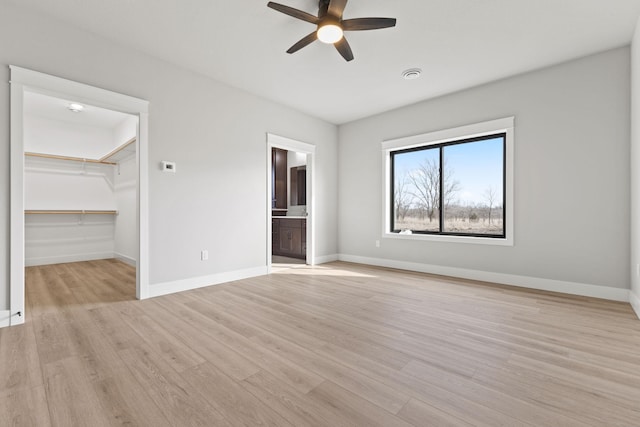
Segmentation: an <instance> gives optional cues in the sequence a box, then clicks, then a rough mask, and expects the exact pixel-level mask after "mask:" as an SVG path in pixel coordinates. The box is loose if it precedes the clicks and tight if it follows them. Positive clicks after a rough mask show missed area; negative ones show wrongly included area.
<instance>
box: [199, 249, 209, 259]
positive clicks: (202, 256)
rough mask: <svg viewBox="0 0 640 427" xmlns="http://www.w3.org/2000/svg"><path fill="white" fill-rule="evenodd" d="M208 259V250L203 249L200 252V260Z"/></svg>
mask: <svg viewBox="0 0 640 427" xmlns="http://www.w3.org/2000/svg"><path fill="white" fill-rule="evenodd" d="M208 259H209V251H208V250H206V249H205V250H204V251H201V252H200V260H201V261H206V260H208Z"/></svg>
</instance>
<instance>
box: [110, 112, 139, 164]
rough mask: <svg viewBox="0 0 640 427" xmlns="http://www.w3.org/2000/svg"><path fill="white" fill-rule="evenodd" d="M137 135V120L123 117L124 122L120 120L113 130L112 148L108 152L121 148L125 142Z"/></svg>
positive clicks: (134, 117)
mask: <svg viewBox="0 0 640 427" xmlns="http://www.w3.org/2000/svg"><path fill="white" fill-rule="evenodd" d="M137 133H138V118H137V117H136V116H127V117H125V118H124V120H122V122H121V123H120V124H119V125H118V126H116V127H115V128H114V129H113V136H112V144H111V145H112V146H111V148H110V149H109V151H108V152H110V151H111V150H113V149H115V148H117V147H119V146H121V145H122V144H124V143H125V142H128V141H130V140H131V138H134V137H135V136H136V135H137ZM105 154H107V153H105ZM105 154H103V155H105Z"/></svg>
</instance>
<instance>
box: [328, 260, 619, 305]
mask: <svg viewBox="0 0 640 427" xmlns="http://www.w3.org/2000/svg"><path fill="white" fill-rule="evenodd" d="M339 259H340V261H347V262H354V263H358V264H368V265H375V266H379V267H389V268H397V269H399V270H409V271H417V272H421V273H430V274H438V275H442V276H451V277H460V278H463V279H471V280H480V281H483V282H492V283H499V284H502V285H510V286H517V287H522V288H530V289H538V290H542V291H552V292H561V293H565V294H571V295H580V296H586V297H594V298H602V299H608V300H613V301H623V302H629V293H630V292H629V290H628V289H621V288H612V287H609V286H599V285H591V284H586V283H575V282H565V281H562V280H553V279H543V278H540V277H529V276H519V275H515V274H504V273H492V272H489V271H480V270H469V269H464V268H456V267H445V266H441V265H431V264H421V263H413V262H405V261H395V260H389V259H381V258H369V257H361V256H356V255H348V254H340V255H339Z"/></svg>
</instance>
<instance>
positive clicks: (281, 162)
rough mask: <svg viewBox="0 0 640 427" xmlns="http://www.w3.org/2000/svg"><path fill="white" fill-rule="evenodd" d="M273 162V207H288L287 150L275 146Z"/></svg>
mask: <svg viewBox="0 0 640 427" xmlns="http://www.w3.org/2000/svg"><path fill="white" fill-rule="evenodd" d="M271 162H272V165H271V167H272V171H271V172H272V173H271V179H272V190H271V191H272V193H273V194H272V195H271V196H272V199H271V207H272V208H275V209H286V208H287V150H281V149H279V148H273V149H272V152H271Z"/></svg>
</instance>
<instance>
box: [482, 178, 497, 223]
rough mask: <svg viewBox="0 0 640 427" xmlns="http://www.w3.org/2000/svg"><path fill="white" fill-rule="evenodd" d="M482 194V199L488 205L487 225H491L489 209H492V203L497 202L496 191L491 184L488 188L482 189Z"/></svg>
mask: <svg viewBox="0 0 640 427" xmlns="http://www.w3.org/2000/svg"><path fill="white" fill-rule="evenodd" d="M483 195H484V201H485V202H486V203H487V205H488V206H489V225H491V211H492V210H493V206H494V204H495V203H496V202H497V198H498V193H497V191H496V190H495V189H494V188H493V187H492V186H489V188H487V189H486V190H484V194H483Z"/></svg>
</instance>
